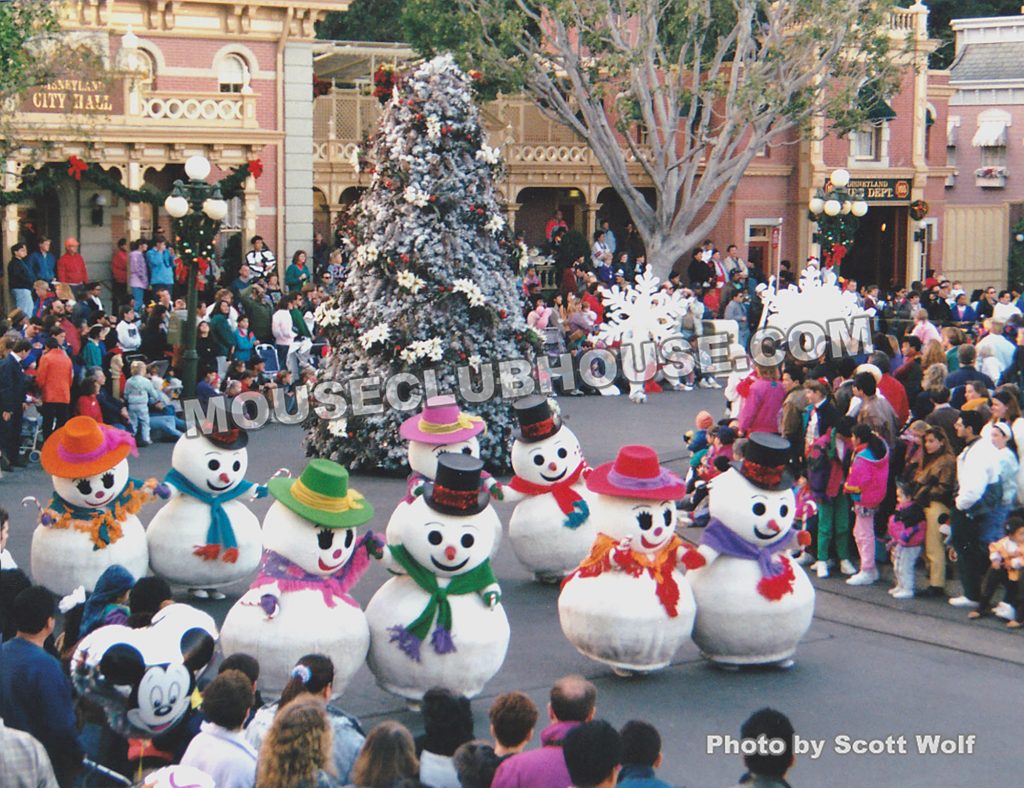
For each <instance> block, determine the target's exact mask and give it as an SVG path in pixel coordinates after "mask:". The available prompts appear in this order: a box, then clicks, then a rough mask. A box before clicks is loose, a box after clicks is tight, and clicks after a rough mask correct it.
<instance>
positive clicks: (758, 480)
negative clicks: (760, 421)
mask: <svg viewBox="0 0 1024 788" xmlns="http://www.w3.org/2000/svg"><path fill="white" fill-rule="evenodd" d="M791 452H792V446H791V444H790V442H789V441H788V440H786V439H785V438H783V437H782V436H781V435H776V434H775V433H772V432H754V433H751V435H750V436H749V437H748V438H747V442H746V443H744V444H743V459H742V460H739V461H737V462H734V463H733V467H734V468H735V469H736V470H737V471H739V474H740V476H742V477H743V478H744V479H746V480H747V481H748V482H750V483H751V484H753V485H754V486H755V487H760V488H761V489H762V490H785V489H786V488H788V487H792V486H793V474H792V473H791V472H790V471H789V467H788V464H789V460H790V454H791Z"/></svg>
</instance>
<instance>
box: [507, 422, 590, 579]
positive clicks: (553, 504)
mask: <svg viewBox="0 0 1024 788" xmlns="http://www.w3.org/2000/svg"><path fill="white" fill-rule="evenodd" d="M538 459H539V460H541V462H537V460H538ZM582 461H583V451H582V449H581V448H580V443H579V440H577V438H576V436H575V435H574V434H573V433H572V430H570V429H569V428H568V427H565V426H563V427H562V428H561V429H559V430H558V432H556V433H555V434H554V435H552V436H551V437H549V438H545V439H544V440H541V441H537V442H535V443H525V442H523V441H519V440H517V441H515V442H514V443H513V444H512V470H513V471H515V474H516V475H517V476H519V477H521V478H523V479H526V480H527V481H529V482H533V483H534V484H540V485H549V484H551V483H553V482H554V481H557V480H558V479H561V478H564V477H565V476H566V475H568V474H571V473H572V472H573V471H574V470H576V467H577V466H578V465H579V464H580V463H581V462H582ZM572 489H573V490H575V491H576V492H577V493H578V494H579V495H580V496H581V497H582V498H583V500H584V501H585V502H586V503H587V505H588V506H589V504H590V501H589V498H590V494H589V493H588V492H587V489H586V487H585V486H584V483H583V479H582V478H581V479H580V480H579V481H577V482H576V483H575V484H574V485H573V486H572ZM505 490H506V493H505V499H506V500H508V501H518V503H516V508H515V510H514V511H513V512H512V517H511V519H510V520H509V524H508V539H509V543H510V544H511V545H512V550H513V551H514V552H515V554H516V558H518V559H519V561H520V563H522V564H523V566H525V567H526V568H527V569H528V570H529V571H531V572H533V573H534V574H535V575H537V576H538V577H540V578H558V577H564V576H565V575H567V574H568V573H569V572H571V571H572V570H573V569H575V568H576V567H577V566H578V565H579V563H580V561H582V560H583V559H584V558H586V556H587V553H589V552H590V546H591V545H592V544H593V543H594V537H595V536H596V535H597V531H596V530H595V529H594V524H593V520H592V518H589V517H588V518H587V519H586V520H584V521H583V523H581V524H580V525H579V526H578V527H576V528H569V527H567V526H565V525H563V523H564V522H565V518H566V515H565V513H564V512H563V511H562V509H561V507H559V505H558V501H557V500H555V496H554V494H552V493H542V494H540V495H525V494H523V493H518V492H516V491H515V490H513V489H512V488H511V487H510V486H508V485H506V486H505Z"/></svg>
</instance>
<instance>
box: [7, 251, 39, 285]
mask: <svg viewBox="0 0 1024 788" xmlns="http://www.w3.org/2000/svg"><path fill="white" fill-rule="evenodd" d="M7 277H8V278H7V282H8V284H9V285H10V288H11V290H31V289H32V283H33V282H34V281H35V277H33V275H32V265H31V264H30V263H29V261H28V258H27V257H23V258H21V259H19V258H17V257H15V258H13V259H12V260H11V263H10V265H8V266H7Z"/></svg>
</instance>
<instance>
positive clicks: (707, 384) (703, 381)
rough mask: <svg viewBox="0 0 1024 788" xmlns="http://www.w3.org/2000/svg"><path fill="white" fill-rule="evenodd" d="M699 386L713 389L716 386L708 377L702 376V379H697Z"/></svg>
mask: <svg viewBox="0 0 1024 788" xmlns="http://www.w3.org/2000/svg"><path fill="white" fill-rule="evenodd" d="M697 386H698V387H700V388H702V389H713V388H715V387H714V386H712V385H711V383H710V382H709V381H708V380H707V379H706V378H701V379H700V380H698V381H697Z"/></svg>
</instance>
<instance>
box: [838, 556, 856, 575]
mask: <svg viewBox="0 0 1024 788" xmlns="http://www.w3.org/2000/svg"><path fill="white" fill-rule="evenodd" d="M839 571H840V572H842V573H843V574H844V575H855V574H857V567H855V566H854V565H853V561H851V560H850V559H849V558H844V559H843V560H842V561H840V562H839Z"/></svg>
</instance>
